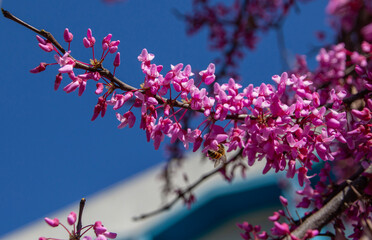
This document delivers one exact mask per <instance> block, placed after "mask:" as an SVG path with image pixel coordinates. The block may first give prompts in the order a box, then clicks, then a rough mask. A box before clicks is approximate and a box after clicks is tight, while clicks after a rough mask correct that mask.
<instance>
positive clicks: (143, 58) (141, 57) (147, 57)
mask: <svg viewBox="0 0 372 240" xmlns="http://www.w3.org/2000/svg"><path fill="white" fill-rule="evenodd" d="M154 57H155V56H154V54H152V53H148V52H147V49H146V48H144V49H143V50H142V52H141V54H140V55H139V56H138V61H141V62H147V61H151V60H152V59H154Z"/></svg>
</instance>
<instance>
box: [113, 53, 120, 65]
mask: <svg viewBox="0 0 372 240" xmlns="http://www.w3.org/2000/svg"><path fill="white" fill-rule="evenodd" d="M119 65H120V52H117V53H116V56H115V60H114V66H115V67H119Z"/></svg>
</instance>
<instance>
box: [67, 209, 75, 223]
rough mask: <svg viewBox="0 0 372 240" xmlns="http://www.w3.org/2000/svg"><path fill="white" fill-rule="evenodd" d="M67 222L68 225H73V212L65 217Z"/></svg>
mask: <svg viewBox="0 0 372 240" xmlns="http://www.w3.org/2000/svg"><path fill="white" fill-rule="evenodd" d="M67 222H68V224H70V225H74V224H75V222H76V213H75V212H71V213H70V214H69V215H68V217H67Z"/></svg>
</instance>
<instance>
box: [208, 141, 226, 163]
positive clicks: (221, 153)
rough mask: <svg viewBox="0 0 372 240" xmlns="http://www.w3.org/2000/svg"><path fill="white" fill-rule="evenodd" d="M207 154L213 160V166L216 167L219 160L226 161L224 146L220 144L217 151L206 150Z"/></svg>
mask: <svg viewBox="0 0 372 240" xmlns="http://www.w3.org/2000/svg"><path fill="white" fill-rule="evenodd" d="M208 156H209V157H210V158H211V159H213V160H214V167H217V166H218V165H219V164H220V163H221V162H222V164H225V163H226V161H227V159H226V153H225V147H224V146H223V145H222V144H218V150H217V151H214V150H208Z"/></svg>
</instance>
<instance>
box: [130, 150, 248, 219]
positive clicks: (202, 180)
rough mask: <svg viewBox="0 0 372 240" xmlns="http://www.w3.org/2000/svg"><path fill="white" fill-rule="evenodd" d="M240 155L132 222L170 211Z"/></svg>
mask: <svg viewBox="0 0 372 240" xmlns="http://www.w3.org/2000/svg"><path fill="white" fill-rule="evenodd" d="M241 153H242V150H240V151H239V152H238V153H236V154H235V155H234V156H233V157H232V158H231V159H230V160H229V161H227V162H226V163H225V164H224V165H222V166H221V167H219V168H216V169H214V170H213V171H210V172H209V173H206V174H204V175H202V176H201V177H200V178H199V179H198V180H197V181H195V182H194V183H193V184H191V185H189V186H188V187H187V188H185V189H184V190H183V191H181V192H179V193H178V194H177V196H176V197H175V198H174V199H173V200H172V201H170V202H169V203H167V204H165V205H164V206H163V207H161V208H158V209H156V210H154V211H151V212H148V213H144V214H141V215H139V216H136V217H133V220H134V221H138V220H142V219H145V218H148V217H152V216H155V215H157V214H159V213H162V212H165V211H167V210H169V209H171V207H173V205H175V204H176V203H177V202H178V201H179V200H181V199H182V198H183V197H184V196H185V195H186V194H188V193H190V192H191V191H192V190H193V189H194V188H196V187H197V186H199V185H200V184H201V183H203V182H204V181H206V180H207V179H208V178H210V177H212V176H213V175H215V174H216V173H219V172H220V171H221V170H223V169H224V168H226V166H227V165H229V164H230V163H232V162H234V161H235V160H236V159H237V158H238V157H239V156H240V155H241Z"/></svg>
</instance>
